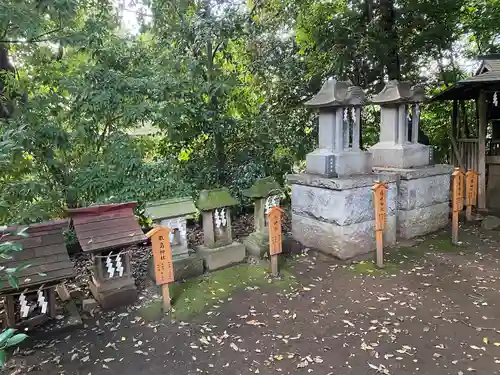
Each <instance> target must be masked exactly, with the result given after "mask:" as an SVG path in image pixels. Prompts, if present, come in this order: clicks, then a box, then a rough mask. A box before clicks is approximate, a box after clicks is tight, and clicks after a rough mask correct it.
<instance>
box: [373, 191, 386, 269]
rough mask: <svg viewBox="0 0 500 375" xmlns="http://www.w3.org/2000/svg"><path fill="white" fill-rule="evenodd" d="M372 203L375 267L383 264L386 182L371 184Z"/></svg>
mask: <svg viewBox="0 0 500 375" xmlns="http://www.w3.org/2000/svg"><path fill="white" fill-rule="evenodd" d="M372 189H373V205H374V206H375V239H376V241H377V267H383V266H384V239H383V233H384V229H385V223H386V221H387V184H385V183H383V182H379V181H377V182H376V183H375V185H373V188H372Z"/></svg>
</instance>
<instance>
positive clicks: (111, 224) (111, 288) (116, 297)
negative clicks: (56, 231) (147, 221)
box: [67, 202, 146, 309]
mask: <svg viewBox="0 0 500 375" xmlns="http://www.w3.org/2000/svg"><path fill="white" fill-rule="evenodd" d="M136 204H137V203H136V202H128V203H118V204H106V205H99V206H92V207H87V208H77V209H70V210H68V211H67V212H68V215H69V216H70V218H71V224H72V226H73V228H74V230H75V232H76V236H77V238H78V242H79V243H80V246H81V247H82V250H83V251H84V252H85V253H90V254H92V260H93V265H92V270H91V272H92V277H91V280H90V281H89V287H90V290H91V291H92V294H93V295H94V298H95V299H96V300H97V301H98V302H99V304H100V305H101V306H102V307H103V308H104V309H110V308H114V307H117V306H120V305H126V304H129V303H132V302H134V301H135V299H136V298H137V289H136V287H135V283H134V278H133V277H132V268H131V265H130V255H131V254H130V251H131V250H130V246H132V245H136V244H138V243H141V242H144V241H146V236H145V235H144V233H143V232H142V229H141V227H140V226H139V223H138V222H137V220H136V218H135V215H134V208H135V207H136Z"/></svg>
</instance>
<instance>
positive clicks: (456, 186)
mask: <svg viewBox="0 0 500 375" xmlns="http://www.w3.org/2000/svg"><path fill="white" fill-rule="evenodd" d="M452 178H453V181H452V186H453V191H452V193H453V211H462V209H463V208H464V194H463V192H464V189H463V183H464V173H463V172H462V171H461V170H460V169H459V168H455V171H454V172H453V174H452Z"/></svg>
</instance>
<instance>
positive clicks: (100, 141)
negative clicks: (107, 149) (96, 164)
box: [96, 115, 122, 153]
mask: <svg viewBox="0 0 500 375" xmlns="http://www.w3.org/2000/svg"><path fill="white" fill-rule="evenodd" d="M121 117H122V115H117V116H114V117H112V118H110V119H109V120H108V121H107V122H106V124H105V125H104V130H103V131H102V134H101V136H100V137H99V139H98V141H97V147H96V153H97V152H99V151H100V150H101V147H102V145H103V143H104V138H105V137H106V133H107V132H108V130H109V128H110V126H111V124H112V123H113V122H115V121H116V120H119V119H120V118H121Z"/></svg>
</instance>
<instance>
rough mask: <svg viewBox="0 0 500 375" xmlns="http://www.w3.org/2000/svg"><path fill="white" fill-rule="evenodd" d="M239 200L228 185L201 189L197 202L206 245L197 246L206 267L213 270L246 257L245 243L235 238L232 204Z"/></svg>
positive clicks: (238, 261)
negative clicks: (232, 231)
mask: <svg viewBox="0 0 500 375" xmlns="http://www.w3.org/2000/svg"><path fill="white" fill-rule="evenodd" d="M237 203H238V202H237V201H236V200H235V199H234V198H233V197H232V196H231V195H230V194H229V191H228V190H227V189H225V188H221V189H213V190H202V191H201V192H200V197H199V199H198V202H197V204H196V205H197V207H198V209H199V210H200V211H201V215H202V220H203V245H201V246H198V247H196V248H195V250H196V252H197V253H198V254H199V255H200V256H201V257H202V258H203V262H204V264H205V268H206V269H207V270H209V271H213V270H216V269H219V268H223V267H227V266H229V265H231V264H234V263H240V262H242V261H243V259H245V246H244V245H243V244H242V243H240V242H236V241H233V237H232V233H231V209H230V207H231V206H235V205H236V204H237Z"/></svg>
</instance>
